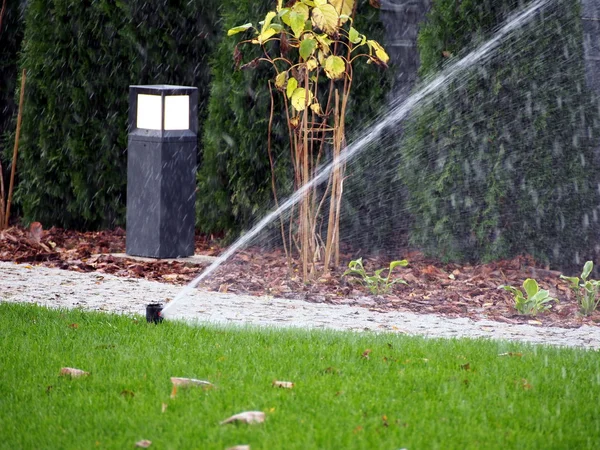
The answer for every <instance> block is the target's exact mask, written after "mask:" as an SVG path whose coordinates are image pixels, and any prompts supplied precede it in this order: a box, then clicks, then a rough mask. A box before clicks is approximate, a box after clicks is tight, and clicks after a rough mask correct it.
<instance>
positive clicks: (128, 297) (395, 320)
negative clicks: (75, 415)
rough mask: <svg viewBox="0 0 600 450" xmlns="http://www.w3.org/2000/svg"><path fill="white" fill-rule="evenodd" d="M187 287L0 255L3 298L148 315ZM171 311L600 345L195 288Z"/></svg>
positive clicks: (546, 330) (559, 331)
mask: <svg viewBox="0 0 600 450" xmlns="http://www.w3.org/2000/svg"><path fill="white" fill-rule="evenodd" d="M182 289H183V288H182V287H179V286H174V285H170V284H164V283H159V282H155V281H148V280H143V279H132V278H120V277H116V276H112V275H108V274H100V273H78V272H72V271H65V270H59V269H51V268H46V267H40V266H30V265H23V264H21V265H19V264H13V263H7V262H0V301H4V302H22V303H36V304H38V305H43V306H49V307H62V308H83V309H85V310H90V311H106V312H114V313H125V314H140V315H145V308H146V305H147V304H148V303H153V302H164V301H165V300H167V299H173V298H175V296H176V295H177V294H178V293H180V292H181V290H182ZM167 319H169V320H171V319H181V320H185V321H188V322H194V323H198V322H200V323H211V324H218V325H223V324H226V325H231V324H239V325H258V326H275V327H301V328H322V329H325V328H327V329H335V330H352V331H375V332H392V333H402V334H407V335H420V336H426V337H432V338H434V337H435V338H439V337H442V338H457V337H466V338H491V339H502V340H509V341H525V342H529V343H534V344H550V345H558V346H569V347H584V348H590V349H600V327H593V326H587V325H584V326H582V327H580V328H576V329H572V328H571V329H567V328H558V327H542V326H533V325H512V324H506V323H501V322H493V321H490V320H481V321H474V320H471V319H468V318H454V319H453V318H446V317H443V316H438V315H425V314H415V313H411V312H400V311H394V312H387V313H381V312H376V311H370V310H368V309H366V308H361V307H354V306H347V305H328V304H319V303H310V302H305V301H301V300H288V299H277V298H270V297H252V296H248V295H234V294H221V293H216V292H208V291H202V290H194V291H192V292H191V293H190V295H187V296H186V297H184V299H183V300H181V301H178V302H177V304H176V305H174V306H173V307H172V308H170V309H169V311H168V314H167Z"/></svg>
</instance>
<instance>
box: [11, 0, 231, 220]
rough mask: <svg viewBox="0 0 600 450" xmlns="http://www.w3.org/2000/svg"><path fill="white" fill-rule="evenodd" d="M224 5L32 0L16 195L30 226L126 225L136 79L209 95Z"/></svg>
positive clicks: (208, 1)
mask: <svg viewBox="0 0 600 450" xmlns="http://www.w3.org/2000/svg"><path fill="white" fill-rule="evenodd" d="M219 3H220V2H218V1H217V0H193V1H184V0H177V1H172V2H168V3H165V2H162V1H147V0H143V1H142V0H133V1H130V2H114V1H108V0H84V1H81V0H77V1H75V0H53V1H50V0H30V1H29V2H28V8H27V13H26V19H25V24H26V31H25V39H24V50H23V55H22V58H21V66H22V67H23V68H25V69H26V70H27V72H28V84H27V88H26V103H25V111H24V120H23V136H22V137H23V139H22V149H21V152H20V161H19V175H20V183H19V186H18V191H17V200H18V202H19V203H20V205H21V207H22V211H23V219H24V222H25V223H27V222H29V221H34V220H36V221H40V222H42V223H43V224H44V226H50V225H59V226H63V227H69V228H85V229H93V228H101V227H113V226H115V225H123V224H124V218H125V215H124V211H125V186H126V181H127V174H126V150H127V111H128V90H129V85H132V84H181V85H190V86H196V87H198V89H199V94H200V95H199V98H200V99H206V98H207V97H208V84H209V71H208V67H207V62H208V57H209V55H210V53H211V51H212V48H213V46H214V43H215V40H216V37H217V36H216V33H215V29H216V28H215V24H216V22H217V19H218V16H217V14H218V5H219ZM199 106H200V107H199V116H200V119H202V118H203V116H204V111H205V109H206V108H205V106H204V104H203V103H201V104H200V105H199ZM201 121H202V120H201Z"/></svg>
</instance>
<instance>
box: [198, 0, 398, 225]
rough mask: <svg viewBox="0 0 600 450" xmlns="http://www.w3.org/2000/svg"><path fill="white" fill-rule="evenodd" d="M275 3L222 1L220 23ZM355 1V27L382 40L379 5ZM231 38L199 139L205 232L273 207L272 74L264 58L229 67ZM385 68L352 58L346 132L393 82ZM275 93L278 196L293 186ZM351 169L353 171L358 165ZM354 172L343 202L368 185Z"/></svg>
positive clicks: (229, 24) (354, 202)
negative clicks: (250, 64) (239, 67)
mask: <svg viewBox="0 0 600 450" xmlns="http://www.w3.org/2000/svg"><path fill="white" fill-rule="evenodd" d="M274 4H275V2H274V1H272V0H259V1H256V0H255V1H250V0H237V1H235V2H226V3H224V4H223V6H222V11H223V14H222V17H223V23H222V25H223V28H224V29H226V30H229V29H231V28H233V27H236V26H239V25H240V24H242V23H245V22H246V21H247V20H248V18H254V17H261V16H263V17H264V14H265V13H266V11H268V10H270V9H272V8H273V6H274ZM357 8H358V11H359V14H358V16H357V18H356V21H355V27H356V28H357V29H359V30H361V32H364V33H365V34H366V35H367V36H369V37H370V38H373V39H375V40H377V41H379V42H381V41H382V39H383V34H384V33H383V26H382V24H381V23H380V21H379V16H378V15H379V11H378V10H377V9H375V8H372V7H371V6H370V5H369V2H368V0H360V1H359V2H358V6H357ZM235 44H236V41H235V40H233V39H224V40H222V41H221V42H220V44H219V46H218V48H217V50H216V52H215V56H214V58H213V60H212V62H211V73H212V85H211V97H210V103H209V114H208V118H207V122H206V126H205V133H204V141H203V148H204V154H203V163H202V167H201V169H200V172H199V175H198V184H199V185H198V189H199V192H198V220H197V226H198V228H199V229H201V230H202V231H205V232H217V231H226V232H229V233H231V234H236V233H238V232H240V231H241V230H243V229H245V228H247V227H248V226H249V225H251V224H252V223H253V222H255V221H256V219H257V218H259V217H260V216H262V215H263V214H264V213H265V212H266V211H267V210H268V209H270V208H271V207H272V206H273V199H272V191H271V172H270V170H271V169H270V164H269V159H268V154H267V149H266V145H265V141H266V138H267V132H268V118H269V111H270V104H271V100H270V97H269V90H268V85H267V80H269V79H271V78H273V73H272V70H271V69H270V68H269V67H268V65H259V66H258V67H256V68H254V69H253V70H241V71H234V61H233V60H232V56H231V55H232V54H234V49H235ZM260 55H261V53H260V52H259V51H257V49H253V48H250V47H247V48H245V49H244V55H243V58H244V61H250V60H252V59H253V58H256V57H258V56H260ZM388 72H389V71H383V70H379V69H377V70H376V69H375V68H374V67H371V66H367V65H364V64H357V65H356V67H355V69H354V77H353V84H352V95H351V97H350V99H349V101H348V113H347V117H346V130H347V134H348V135H349V136H352V135H353V134H355V133H357V132H358V130H360V129H362V128H363V127H364V126H365V124H366V123H368V122H369V121H370V120H371V119H372V118H373V117H375V116H376V112H377V111H379V109H380V108H381V106H382V105H383V103H384V100H385V94H386V92H387V91H388V90H389V86H390V79H391V74H389V73H388ZM280 97H281V96H278V95H275V98H274V102H275V104H274V111H275V114H274V120H273V129H272V133H271V147H272V154H273V159H274V167H275V179H276V183H277V185H276V188H277V193H278V196H279V197H280V198H283V197H285V196H287V195H289V194H290V193H291V191H292V184H293V181H292V180H293V174H292V167H291V160H290V149H289V145H288V130H287V126H286V122H285V117H284V114H283V111H284V104H283V99H282V98H280ZM354 173H356V176H357V177H358V176H359V175H360V169H357V170H356V171H354ZM354 173H353V174H352V176H350V177H349V179H348V180H347V183H348V186H347V187H346V188H345V192H346V193H347V195H345V198H344V208H347V209H353V208H358V207H359V206H358V205H359V204H360V201H359V197H360V196H362V195H363V193H362V192H361V191H362V190H364V188H365V187H364V185H363V183H360V182H358V181H354V180H353V178H354V177H355V175H354ZM374 190H375V189H374V188H373V191H374ZM364 217H366V216H365V215H363V216H362V218H364ZM357 220H358V219H357ZM357 220H356V221H355V220H353V221H350V222H346V223H342V227H347V228H352V229H354V228H360V227H361V226H362V223H358V222H357ZM342 233H343V232H342Z"/></svg>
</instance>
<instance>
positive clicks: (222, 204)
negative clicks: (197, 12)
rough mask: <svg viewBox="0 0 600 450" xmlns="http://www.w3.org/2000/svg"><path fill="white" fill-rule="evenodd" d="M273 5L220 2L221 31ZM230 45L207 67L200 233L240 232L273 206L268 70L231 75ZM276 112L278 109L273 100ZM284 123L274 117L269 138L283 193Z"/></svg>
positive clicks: (252, 0) (268, 1)
mask: <svg viewBox="0 0 600 450" xmlns="http://www.w3.org/2000/svg"><path fill="white" fill-rule="evenodd" d="M272 5H273V1H272V0H259V1H257V0H238V1H235V2H233V1H232V2H225V3H224V4H223V5H222V7H221V11H222V27H223V29H224V30H226V29H230V28H231V27H233V26H235V25H238V24H239V23H242V22H243V21H244V20H245V18H247V17H258V16H260V15H262V14H264V12H265V11H266V10H268V9H269V8H270V7H271V6H272ZM235 44H236V43H235V40H233V39H223V40H221V41H220V43H219V45H218V46H217V48H216V50H215V53H214V56H213V58H212V60H211V63H210V66H211V75H212V84H211V87H210V100H209V105H208V117H207V120H206V125H205V128H204V130H205V132H204V139H203V149H204V151H203V155H202V165H201V167H200V170H199V172H198V195H197V199H198V208H197V213H198V218H197V227H198V228H199V229H200V230H201V231H204V232H211V233H212V232H220V231H226V232H236V231H240V230H241V229H243V228H245V227H247V226H248V225H249V224H251V223H252V222H253V221H254V220H255V218H256V217H258V216H260V215H261V214H262V213H263V212H264V211H265V210H266V209H268V207H269V205H271V204H272V200H271V198H272V193H271V184H270V183H271V182H270V177H271V172H270V165H269V159H268V155H267V151H266V146H265V145H264V142H265V139H266V137H267V129H268V118H269V110H270V103H271V100H270V97H269V91H268V87H267V84H266V81H267V80H268V79H269V78H270V70H269V68H268V67H264V66H259V67H257V68H256V69H255V70H242V71H236V70H235V68H234V61H233V58H232V55H233V54H234V48H235ZM250 51H253V50H252V49H250ZM259 54H260V53H259V52H256V53H253V55H255V56H258V55H259ZM248 59H252V58H250V57H248ZM275 111H281V104H280V102H279V99H277V98H275ZM284 120H285V118H284V117H283V116H282V115H280V114H276V115H275V116H274V123H273V130H272V135H271V139H272V141H271V142H272V152H273V157H274V160H275V168H276V173H275V179H276V180H277V182H278V188H279V192H281V193H282V194H285V193H286V187H288V186H289V180H291V178H290V170H289V164H288V161H289V149H288V148H287V147H286V142H287V129H286V128H285V122H284ZM287 192H289V191H287Z"/></svg>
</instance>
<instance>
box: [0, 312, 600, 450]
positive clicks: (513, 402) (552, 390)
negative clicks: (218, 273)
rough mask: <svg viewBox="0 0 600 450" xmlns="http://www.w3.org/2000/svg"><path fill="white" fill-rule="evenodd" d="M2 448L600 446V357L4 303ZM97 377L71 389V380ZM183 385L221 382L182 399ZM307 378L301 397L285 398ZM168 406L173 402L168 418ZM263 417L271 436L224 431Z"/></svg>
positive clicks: (0, 326) (262, 430)
mask: <svg viewBox="0 0 600 450" xmlns="http://www.w3.org/2000/svg"><path fill="white" fill-rule="evenodd" d="M0 351H1V355H2V356H1V359H0V361H1V363H0V423H1V424H2V438H1V439H0V448H2V449H30V448H31V449H34V448H56V449H58V448H61V449H69V448H73V449H82V448H90V449H91V448H115V449H123V448H134V445H135V443H136V442H137V441H139V440H141V439H149V440H151V441H152V446H151V448H152V449H192V448H198V449H200V448H201V449H224V448H227V447H231V446H234V445H239V444H249V445H251V448H252V450H256V449H296V448H297V449H313V448H314V449H339V448H344V449H346V448H364V449H390V450H393V449H400V448H407V449H411V450H412V449H434V448H443V449H466V448H473V449H475V448H477V449H483V448H519V449H524V448H540V449H552V448H555V449H564V448H590V449H591V448H597V444H598V442H600V402H599V400H598V399H599V398H600V353H598V352H594V351H583V350H575V349H557V348H552V347H539V346H530V345H525V344H518V343H506V342H495V341H486V340H477V341H475V340H426V339H422V338H413V337H404V336H396V335H388V334H385V335H375V334H353V333H341V332H321V331H319V332H317V331H313V332H306V331H274V330H266V331H265V330H256V329H243V330H240V329H237V330H233V329H222V328H221V329H219V328H214V327H192V326H186V325H184V324H180V323H163V324H161V325H158V326H155V325H149V324H147V323H146V322H145V320H144V319H142V318H141V317H140V318H131V317H124V316H116V315H107V314H99V313H98V314H95V313H84V312H81V311H77V310H75V311H64V310H63V311H57V310H47V309H44V308H39V307H34V306H24V305H14V304H7V303H0ZM509 352H512V355H503V356H499V354H504V353H509ZM64 366H68V367H76V368H80V369H84V370H87V371H89V372H91V375H90V376H88V377H84V378H74V379H71V378H68V377H60V376H59V375H58V374H59V370H60V368H61V367H64ZM171 376H180V377H193V378H200V379H204V380H209V381H211V382H213V383H214V384H215V385H216V388H215V389H211V390H202V389H200V388H190V389H185V390H184V389H180V390H179V391H178V393H177V396H176V397H175V398H170V393H171V387H172V386H171V383H170V380H169V378H170V377H171ZM274 380H282V381H292V382H294V383H295V386H294V388H293V389H281V388H275V387H273V386H272V382H273V381H274ZM163 404H165V405H167V406H166V410H165V411H164V412H162V409H163ZM248 410H260V411H264V412H266V414H267V418H266V421H265V423H263V424H257V425H245V424H244V425H223V426H222V425H219V422H220V421H221V420H223V419H225V418H227V417H229V416H230V415H232V414H235V413H239V412H242V411H248Z"/></svg>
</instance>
